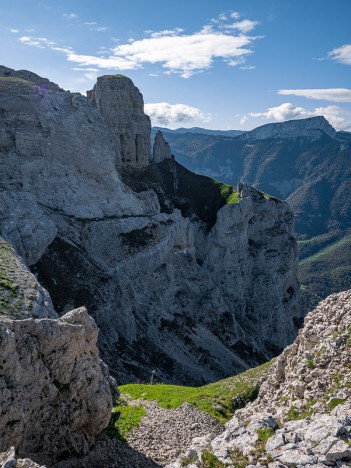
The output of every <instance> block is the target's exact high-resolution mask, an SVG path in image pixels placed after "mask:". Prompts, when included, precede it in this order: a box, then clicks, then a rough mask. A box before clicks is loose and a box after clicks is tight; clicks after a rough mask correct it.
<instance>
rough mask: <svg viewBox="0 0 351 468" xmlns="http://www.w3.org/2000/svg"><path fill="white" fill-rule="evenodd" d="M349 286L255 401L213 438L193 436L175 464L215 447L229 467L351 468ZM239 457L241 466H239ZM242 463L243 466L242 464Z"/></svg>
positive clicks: (321, 310) (281, 361) (323, 310)
mask: <svg viewBox="0 0 351 468" xmlns="http://www.w3.org/2000/svg"><path fill="white" fill-rule="evenodd" d="M350 346H351V291H346V292H342V293H339V294H334V295H332V296H329V297H328V298H327V299H325V300H324V301H323V302H321V303H320V304H319V305H318V307H317V308H316V309H315V310H313V311H312V312H310V313H309V314H308V315H307V317H306V319H305V326H304V328H303V329H302V330H301V332H300V334H299V336H298V337H297V339H296V340H295V342H294V343H293V344H292V345H291V346H288V347H287V348H286V349H285V350H284V352H283V353H282V354H281V355H280V356H279V357H278V358H277V360H276V362H275V364H274V365H273V367H272V369H271V371H270V375H269V377H268V379H267V380H266V381H265V382H264V383H263V385H262V387H261V389H260V392H259V396H258V398H257V400H256V401H254V402H253V403H251V404H249V405H248V406H247V407H246V408H244V409H242V410H237V411H236V413H235V416H234V417H233V419H231V420H230V421H229V422H228V423H227V424H226V429H225V431H224V432H223V433H222V434H221V435H219V436H218V437H216V438H215V439H212V440H211V438H209V437H207V438H206V437H205V438H198V439H194V440H193V443H192V446H191V448H190V449H189V450H188V451H187V452H186V453H185V454H184V455H183V457H181V458H180V460H179V461H177V462H175V463H172V464H171V465H169V468H179V467H180V466H184V465H182V464H181V463H182V461H181V460H182V458H186V459H191V458H192V459H193V460H194V462H193V463H188V465H187V466H189V467H191V468H195V467H197V466H199V465H198V464H197V462H195V459H200V458H201V453H203V451H204V450H206V449H209V450H210V451H211V452H212V453H213V454H214V455H215V456H216V457H217V459H218V463H222V464H223V466H230V467H233V466H250V467H252V468H254V467H262V466H268V467H269V468H285V467H296V468H300V467H301V468H302V467H312V466H313V467H318V468H323V467H325V466H333V467H343V468H344V467H345V468H346V467H347V466H350V462H351V386H350V382H351V368H350V365H351V361H350ZM238 463H239V465H238ZM240 463H241V464H240Z"/></svg>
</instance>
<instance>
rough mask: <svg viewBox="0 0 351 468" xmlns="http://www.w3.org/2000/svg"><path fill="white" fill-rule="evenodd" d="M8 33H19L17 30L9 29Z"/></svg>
mask: <svg viewBox="0 0 351 468" xmlns="http://www.w3.org/2000/svg"><path fill="white" fill-rule="evenodd" d="M9 31H10V32H12V33H13V34H17V33H19V29H14V28H9Z"/></svg>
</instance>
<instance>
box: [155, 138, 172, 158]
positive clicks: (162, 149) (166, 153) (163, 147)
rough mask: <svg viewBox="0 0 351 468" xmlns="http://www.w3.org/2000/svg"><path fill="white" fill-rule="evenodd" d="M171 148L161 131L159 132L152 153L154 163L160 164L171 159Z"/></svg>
mask: <svg viewBox="0 0 351 468" xmlns="http://www.w3.org/2000/svg"><path fill="white" fill-rule="evenodd" d="M171 158H172V153H171V148H170V146H169V144H168V143H167V141H166V140H165V139H164V136H163V133H162V132H161V130H158V131H157V132H156V135H155V141H154V147H153V151H152V162H154V163H159V162H162V161H164V160H165V159H171Z"/></svg>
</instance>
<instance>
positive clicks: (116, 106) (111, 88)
mask: <svg viewBox="0 0 351 468" xmlns="http://www.w3.org/2000/svg"><path fill="white" fill-rule="evenodd" d="M87 96H88V99H89V100H90V101H91V103H92V104H93V105H94V106H95V107H96V108H97V109H98V110H99V112H100V113H101V115H102V116H103V118H104V119H105V121H106V123H107V126H108V128H109V130H110V134H111V135H112V138H113V141H114V145H115V154H116V164H117V165H127V166H145V165H147V164H149V162H150V159H151V148H150V133H151V121H150V117H149V116H147V115H145V114H144V100H143V96H142V94H141V93H140V91H139V90H138V88H137V87H136V86H134V84H133V82H132V80H131V79H130V78H127V77H126V76H123V75H105V76H100V77H99V78H98V79H97V83H96V85H95V86H94V88H93V89H92V90H91V91H88V92H87Z"/></svg>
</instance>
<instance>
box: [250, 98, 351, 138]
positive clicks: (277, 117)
mask: <svg viewBox="0 0 351 468" xmlns="http://www.w3.org/2000/svg"><path fill="white" fill-rule="evenodd" d="M316 116H323V117H325V118H326V119H327V120H328V122H329V123H330V124H331V125H333V127H334V128H335V129H336V130H348V131H350V130H351V112H349V111H346V110H345V109H343V108H341V107H338V106H326V107H317V108H315V109H313V110H308V109H305V108H304V107H297V106H294V104H291V103H290V102H285V103H283V104H281V105H280V106H276V107H269V108H268V109H266V110H265V111H264V112H251V113H249V114H248V116H244V117H243V118H242V119H241V124H244V123H246V122H247V121H249V120H250V118H254V119H255V118H260V119H264V120H268V121H270V122H284V121H286V120H294V119H307V118H308V117H316Z"/></svg>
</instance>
